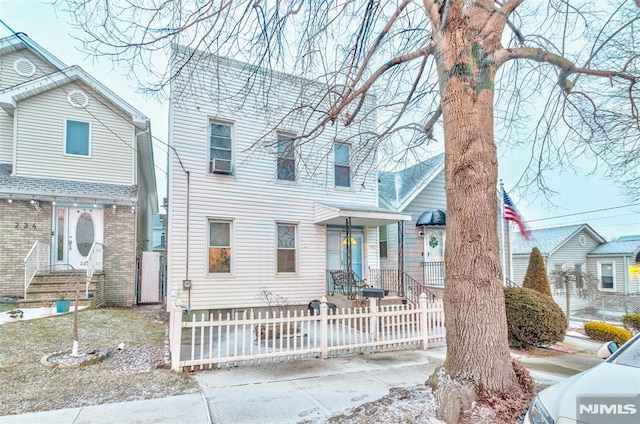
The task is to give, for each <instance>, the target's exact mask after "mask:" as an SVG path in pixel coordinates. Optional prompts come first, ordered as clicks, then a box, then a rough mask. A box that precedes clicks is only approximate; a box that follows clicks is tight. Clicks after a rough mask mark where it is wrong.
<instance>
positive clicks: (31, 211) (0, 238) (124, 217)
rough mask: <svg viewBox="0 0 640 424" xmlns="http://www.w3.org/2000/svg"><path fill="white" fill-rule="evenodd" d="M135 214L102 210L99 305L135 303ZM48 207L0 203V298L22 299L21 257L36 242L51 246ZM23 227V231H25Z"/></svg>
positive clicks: (22, 263)
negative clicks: (101, 266)
mask: <svg viewBox="0 0 640 424" xmlns="http://www.w3.org/2000/svg"><path fill="white" fill-rule="evenodd" d="M135 219H136V214H133V213H131V211H130V209H129V208H128V207H121V208H118V209H117V212H116V214H115V215H114V214H113V211H112V209H111V208H105V210H104V241H103V243H104V257H103V264H104V284H103V285H102V289H101V290H100V293H96V295H99V296H98V297H99V298H100V299H99V300H100V304H104V305H110V306H132V305H134V304H135V301H136V298H135V275H136V269H137V268H136V242H135V239H136V237H135V234H136V230H135ZM51 222H52V205H51V203H40V210H39V211H38V210H36V209H35V208H34V206H33V205H31V204H30V203H29V202H21V201H14V202H13V203H8V202H6V201H1V202H0V296H11V297H23V296H24V258H25V256H26V255H27V254H28V253H29V250H30V249H31V247H32V246H33V244H34V243H35V242H36V241H40V242H42V243H46V244H48V245H51V238H52V236H51V234H52V231H53V230H52V227H51ZM25 225H26V228H25Z"/></svg>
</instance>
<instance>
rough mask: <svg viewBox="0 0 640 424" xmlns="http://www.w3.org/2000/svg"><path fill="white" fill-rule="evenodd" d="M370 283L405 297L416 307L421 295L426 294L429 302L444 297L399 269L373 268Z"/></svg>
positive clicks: (370, 273) (392, 293)
mask: <svg viewBox="0 0 640 424" xmlns="http://www.w3.org/2000/svg"><path fill="white" fill-rule="evenodd" d="M369 283H370V284H371V285H372V286H373V287H377V288H379V289H383V290H385V292H386V293H388V294H390V295H394V296H400V297H404V298H405V299H407V301H408V302H410V303H412V304H414V305H415V304H417V303H418V296H419V295H420V293H425V294H426V295H427V298H428V299H429V301H432V300H435V299H438V298H441V297H442V296H441V295H439V294H438V293H437V290H435V291H434V290H430V289H429V288H428V287H426V286H425V285H424V284H422V283H421V282H419V281H418V280H416V279H415V278H413V277H412V276H411V275H409V274H407V273H406V272H402V273H401V272H400V271H399V270H397V269H377V268H372V269H370V270H369ZM443 287H444V286H443Z"/></svg>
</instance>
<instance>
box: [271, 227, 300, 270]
mask: <svg viewBox="0 0 640 424" xmlns="http://www.w3.org/2000/svg"><path fill="white" fill-rule="evenodd" d="M276 227H277V230H276V236H277V238H278V240H277V249H276V250H277V259H276V260H277V268H276V269H277V271H278V272H279V273H282V272H289V273H293V272H296V271H297V267H296V262H297V240H296V239H297V236H296V233H297V229H298V226H297V225H295V224H277V225H276Z"/></svg>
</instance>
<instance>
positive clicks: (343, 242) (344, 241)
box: [342, 237, 358, 245]
mask: <svg viewBox="0 0 640 424" xmlns="http://www.w3.org/2000/svg"><path fill="white" fill-rule="evenodd" d="M342 244H351V245H353V244H358V240H356V239H355V238H353V237H351V238H345V239H344V240H342Z"/></svg>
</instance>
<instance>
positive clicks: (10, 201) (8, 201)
mask: <svg viewBox="0 0 640 424" xmlns="http://www.w3.org/2000/svg"><path fill="white" fill-rule="evenodd" d="M11 197H12V195H11V194H10V195H9V199H7V203H13V199H12V198H11Z"/></svg>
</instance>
